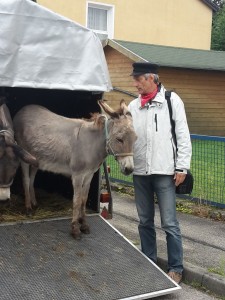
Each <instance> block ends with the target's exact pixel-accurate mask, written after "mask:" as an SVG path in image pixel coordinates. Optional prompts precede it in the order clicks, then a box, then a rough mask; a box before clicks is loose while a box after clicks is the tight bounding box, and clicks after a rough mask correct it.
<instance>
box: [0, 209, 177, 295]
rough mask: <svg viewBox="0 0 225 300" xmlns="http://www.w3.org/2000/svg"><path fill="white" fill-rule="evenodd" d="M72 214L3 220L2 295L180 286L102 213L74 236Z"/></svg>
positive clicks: (165, 290) (155, 291) (154, 290)
mask: <svg viewBox="0 0 225 300" xmlns="http://www.w3.org/2000/svg"><path fill="white" fill-rule="evenodd" d="M70 222H71V219H68V218H66V219H65V218H63V219H54V220H45V221H35V222H24V223H20V224H1V225H0V287H1V300H11V299H17V300H31V299H32V300H39V299H40V300H41V299H43V300H46V299H48V300H67V299H68V300H69V299H75V300H80V299H81V300H89V299H90V300H116V299H149V298H153V297H157V296H160V295H164V294H169V293H173V292H175V291H177V290H179V289H180V287H179V286H178V285H177V284H176V283H174V282H173V281H172V280H171V279H170V278H169V277H168V276H167V275H166V274H165V273H163V272H162V271H161V270H160V269H159V268H158V267H157V266H156V265H155V264H153V263H152V262H151V261H150V260H149V259H147V258H146V257H145V256H144V255H143V254H142V253H141V252H140V251H139V250H138V249H136V247H134V246H133V245H132V244H131V243H130V242H129V241H128V240H127V239H126V238H124V237H123V236H122V235H121V234H120V233H119V232H118V231H117V230H116V229H115V228H114V227H112V226H111V225H110V224H109V223H108V222H107V221H105V220H104V219H103V218H102V217H100V216H99V215H91V216H88V222H89V224H90V227H91V234H89V235H83V238H82V239H81V240H74V239H73V237H72V236H71V235H70Z"/></svg>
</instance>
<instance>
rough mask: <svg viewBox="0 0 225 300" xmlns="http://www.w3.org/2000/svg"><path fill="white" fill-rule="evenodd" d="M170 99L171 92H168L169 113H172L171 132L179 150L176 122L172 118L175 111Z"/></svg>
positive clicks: (166, 95)
mask: <svg viewBox="0 0 225 300" xmlns="http://www.w3.org/2000/svg"><path fill="white" fill-rule="evenodd" d="M170 97H171V91H166V92H165V98H166V100H167V105H168V108H169V113H170V123H171V131H172V136H173V141H174V144H175V145H176V148H177V138H176V133H175V121H174V120H173V118H172V115H173V111H172V105H171V99H170Z"/></svg>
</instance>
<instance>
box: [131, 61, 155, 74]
mask: <svg viewBox="0 0 225 300" xmlns="http://www.w3.org/2000/svg"><path fill="white" fill-rule="evenodd" d="M158 68H159V66H158V65H157V64H152V63H149V62H135V63H133V72H132V73H131V74H130V75H131V76H138V75H143V74H147V73H153V74H158Z"/></svg>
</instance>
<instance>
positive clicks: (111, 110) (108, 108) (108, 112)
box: [98, 100, 119, 118]
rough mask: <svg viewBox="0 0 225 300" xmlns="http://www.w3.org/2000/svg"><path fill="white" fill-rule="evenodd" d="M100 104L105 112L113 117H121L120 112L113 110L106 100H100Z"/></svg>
mask: <svg viewBox="0 0 225 300" xmlns="http://www.w3.org/2000/svg"><path fill="white" fill-rule="evenodd" d="M98 104H99V105H100V107H101V108H102V109H103V110H104V112H105V113H107V114H108V115H109V116H110V117H111V118H119V114H118V113H117V112H116V111H115V110H113V109H112V108H111V107H110V106H109V105H108V104H106V103H105V101H102V100H99V101H98Z"/></svg>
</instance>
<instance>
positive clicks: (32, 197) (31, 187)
mask: <svg viewBox="0 0 225 300" xmlns="http://www.w3.org/2000/svg"><path fill="white" fill-rule="evenodd" d="M37 171H38V168H36V167H34V166H30V183H29V190H30V200H31V203H32V205H33V206H34V207H36V206H37V200H36V197H35V191H34V179H35V176H36V174H37Z"/></svg>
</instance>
